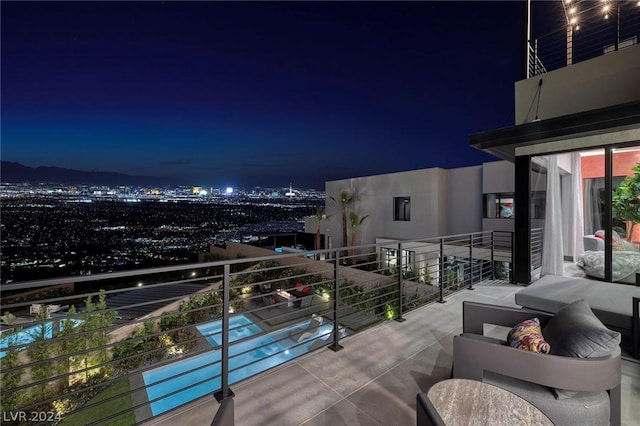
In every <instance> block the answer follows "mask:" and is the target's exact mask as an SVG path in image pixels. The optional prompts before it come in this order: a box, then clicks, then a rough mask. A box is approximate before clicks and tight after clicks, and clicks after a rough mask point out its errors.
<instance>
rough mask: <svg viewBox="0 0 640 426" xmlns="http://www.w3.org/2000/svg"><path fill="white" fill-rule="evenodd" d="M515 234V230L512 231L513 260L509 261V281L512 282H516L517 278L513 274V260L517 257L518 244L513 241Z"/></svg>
mask: <svg viewBox="0 0 640 426" xmlns="http://www.w3.org/2000/svg"><path fill="white" fill-rule="evenodd" d="M513 234H514V233H513V231H511V262H509V282H510V283H511V284H514V283H515V279H514V276H513V261H514V259H515V258H516V245H515V244H514V241H513ZM529 256H531V255H529ZM529 264H531V263H529Z"/></svg>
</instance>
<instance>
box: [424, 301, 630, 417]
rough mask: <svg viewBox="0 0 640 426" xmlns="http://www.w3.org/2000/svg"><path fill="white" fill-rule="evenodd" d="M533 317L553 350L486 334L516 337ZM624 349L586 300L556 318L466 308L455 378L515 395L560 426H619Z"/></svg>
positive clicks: (466, 304)
mask: <svg viewBox="0 0 640 426" xmlns="http://www.w3.org/2000/svg"><path fill="white" fill-rule="evenodd" d="M533 318H538V320H539V323H540V327H538V328H539V329H540V330H541V335H540V337H541V338H543V339H546V342H548V344H549V345H550V353H539V352H534V351H532V350H533V349H532V347H527V349H528V350H523V349H522V348H521V347H512V346H510V345H508V344H507V342H506V340H505V339H503V338H501V337H497V336H496V331H498V330H500V331H504V330H503V329H502V328H496V327H486V328H485V325H495V326H501V327H507V328H511V327H513V328H512V330H513V329H515V328H517V326H518V325H519V324H521V323H522V322H523V321H530V320H531V319H533ZM514 326H516V327H514ZM485 333H487V334H485ZM488 334H491V336H489V335H488ZM504 334H505V335H507V333H506V331H505V332H504ZM619 343H620V334H619V333H618V332H615V331H613V330H609V329H608V328H606V327H605V326H604V325H603V324H602V323H601V322H600V321H599V320H598V319H597V317H595V315H593V312H592V311H591V310H590V308H589V306H588V304H587V303H586V302H585V301H584V300H580V301H577V302H575V303H572V304H570V305H567V306H566V307H564V308H563V309H561V310H560V311H559V312H558V314H557V315H553V314H546V313H543V312H537V311H532V310H528V309H521V308H517V307H507V306H496V305H488V304H484V303H476V302H470V301H465V302H463V333H462V334H461V335H459V336H455V337H454V339H453V377H454V378H464V379H471V380H479V381H483V382H487V383H490V384H493V385H495V386H499V387H501V388H503V389H506V390H508V391H510V392H512V393H515V394H516V395H518V396H520V397H521V398H523V399H525V400H527V401H528V402H529V403H531V404H533V405H534V406H535V407H537V408H538V409H539V410H540V411H542V412H543V413H544V414H545V415H546V416H547V417H548V418H549V419H550V420H551V421H552V422H553V423H554V424H555V425H558V426H565V425H580V426H589V425H593V426H596V425H609V424H610V425H612V426H619V425H620V423H621V405H620V404H621V380H622V374H621V369H622V364H621V351H620V346H619ZM428 408H429V407H425V409H428ZM436 420H437V419H436ZM427 424H428V423H427ZM432 424H438V423H437V421H436V422H433V421H432Z"/></svg>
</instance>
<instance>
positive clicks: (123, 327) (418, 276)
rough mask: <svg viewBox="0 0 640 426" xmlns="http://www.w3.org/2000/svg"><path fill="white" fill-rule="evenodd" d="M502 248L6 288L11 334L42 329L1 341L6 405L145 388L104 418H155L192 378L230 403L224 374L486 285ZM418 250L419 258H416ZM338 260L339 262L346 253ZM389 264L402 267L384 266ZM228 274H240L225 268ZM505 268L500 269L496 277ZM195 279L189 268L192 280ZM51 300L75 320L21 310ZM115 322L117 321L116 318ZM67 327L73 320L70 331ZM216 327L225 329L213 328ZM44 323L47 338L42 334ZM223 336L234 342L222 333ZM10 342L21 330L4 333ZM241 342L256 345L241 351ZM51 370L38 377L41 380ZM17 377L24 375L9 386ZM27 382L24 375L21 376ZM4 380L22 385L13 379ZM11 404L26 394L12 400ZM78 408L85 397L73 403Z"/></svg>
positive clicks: (83, 409)
mask: <svg viewBox="0 0 640 426" xmlns="http://www.w3.org/2000/svg"><path fill="white" fill-rule="evenodd" d="M511 243H512V233H510V232H506V233H503V232H499V231H494V232H491V231H484V232H474V233H468V234H456V235H447V236H441V237H428V238H420V239H413V240H387V241H384V242H380V243H376V244H365V245H360V246H356V247H338V248H331V249H323V250H318V251H308V252H304V253H283V254H279V253H275V254H270V255H264V256H256V257H250V258H239V259H232V260H221V261H212V262H202V263H196V264H188V265H175V266H167V267H161V268H151V269H141V270H134V271H123V272H115V273H107V274H96V275H89V276H71V277H65V278H56V279H52V280H39V281H31V282H21V283H10V284H6V285H5V284H3V294H2V305H1V306H0V310H2V311H3V313H6V312H7V311H8V310H14V312H15V313H16V314H18V315H20V319H21V320H22V321H24V322H23V323H22V324H18V325H16V324H13V325H11V327H13V328H14V329H16V330H19V329H20V326H22V327H23V328H31V329H32V330H35V331H36V332H40V333H41V336H40V337H37V336H36V337H34V336H35V335H36V334H37V333H34V336H32V340H29V339H27V340H23V341H19V342H15V341H14V342H13V343H11V344H10V342H8V341H7V345H5V346H3V347H2V348H0V352H3V354H4V356H6V358H1V359H2V361H0V362H1V363H2V375H3V386H2V391H1V394H2V398H3V400H2V403H3V407H7V411H12V410H23V411H25V410H40V409H43V407H46V408H49V409H51V407H59V406H60V407H61V408H60V410H61V411H64V406H65V405H64V404H67V405H69V407H70V408H68V409H69V410H70V411H69V413H67V414H65V415H77V416H80V415H87V413H90V412H91V411H93V410H92V408H97V407H100V406H102V405H104V404H110V403H112V402H113V401H115V400H120V399H121V398H131V397H132V396H133V395H138V394H140V393H144V394H147V395H148V400H147V401H146V402H145V401H142V402H141V401H140V400H139V399H136V400H135V401H133V402H132V403H131V405H130V407H129V408H128V409H124V410H123V411H121V412H110V414H109V418H110V419H117V418H120V416H128V415H130V414H131V413H133V415H134V416H135V413H139V412H141V411H147V412H149V411H150V412H151V413H152V416H157V415H160V414H162V411H161V412H159V413H154V411H153V410H155V408H152V407H155V404H156V403H158V402H161V401H163V400H164V399H165V398H167V397H170V396H179V395H181V394H182V393H183V392H184V391H185V389H187V388H191V387H193V385H194V383H200V384H201V385H203V386H205V385H206V386H210V387H216V386H217V387H218V389H219V393H220V394H221V395H220V396H221V398H220V401H222V402H224V401H225V400H227V399H229V397H230V396H231V395H233V393H232V391H231V389H230V387H229V386H230V385H233V383H230V382H229V379H230V377H231V376H230V373H234V372H238V371H241V369H242V368H245V366H246V365H249V366H255V365H257V363H262V362H264V363H267V362H272V361H274V360H279V359H280V358H282V357H284V356H285V355H286V354H289V353H293V352H295V353H302V352H304V351H313V350H317V349H319V348H322V347H329V348H331V349H333V350H340V349H341V348H342V346H341V345H340V341H341V339H343V338H344V337H345V336H349V335H353V334H356V333H358V332H359V331H360V330H362V329H366V328H368V327H370V326H372V325H375V324H377V323H379V322H380V321H384V320H389V319H395V320H397V321H402V320H404V318H403V315H404V313H406V312H407V311H410V310H412V309H415V308H416V307H418V306H422V305H424V304H427V303H433V302H436V301H439V302H444V301H445V298H446V297H447V296H448V295H450V294H452V293H453V292H456V291H460V290H463V289H465V288H473V285H474V284H476V283H477V282H480V281H482V280H486V279H494V278H496V277H497V275H496V274H497V271H498V269H497V268H498V266H499V265H498V263H500V262H502V261H501V260H498V259H499V257H497V256H496V257H494V253H502V255H501V256H503V258H504V259H507V260H506V261H507V262H509V261H510V260H509V257H508V256H506V255H505V253H506V251H508V247H509V246H510V245H512V244H511ZM496 244H499V246H498V245H496ZM392 247H393V248H395V250H397V252H396V253H395V255H394V257H388V258H385V259H382V257H381V256H382V253H383V252H382V251H381V249H383V248H385V249H388V248H392ZM420 247H428V248H429V250H426V251H425V253H422V254H421V253H420V252H419V249H420ZM434 247H436V248H437V257H434V256H435V254H436V252H434V251H433V250H432V249H433V248H434ZM405 250H409V251H411V250H413V251H414V254H413V255H412V256H413V257H410V256H409V254H408V252H407V254H404V252H405ZM309 253H313V254H322V255H323V256H324V257H325V258H326V260H323V261H318V260H311V259H309V258H308V257H307V254H309ZM342 253H346V255H345V256H344V257H343V256H342ZM294 258H296V260H295V261H292V260H291V259H294ZM396 261H397V266H398V267H394V266H393V263H392V262H396ZM385 262H387V263H385ZM345 263H346V264H345ZM232 267H233V268H236V269H237V270H235V271H233V272H232ZM503 268H504V267H503ZM509 269H510V268H509V267H508V266H507V267H506V269H505V271H504V272H503V275H502V277H503V278H504V277H506V275H504V274H505V273H508V270H509ZM191 272H196V274H195V276H192V275H191ZM150 277H151V281H152V283H151V284H144V285H142V286H141V287H138V286H137V284H136V282H137V281H145V280H147V281H148V279H149V278H150ZM70 282H74V283H81V284H82V285H78V286H75V288H74V293H73V294H70V295H60V294H53V295H51V294H45V295H42V296H38V295H32V296H28V297H27V296H25V297H23V298H22V299H15V298H11V297H13V296H12V294H15V293H20V292H21V291H23V290H45V287H52V288H53V286H54V285H57V284H60V283H70ZM298 285H299V286H300V287H298ZM305 287H306V288H308V290H307V292H308V293H309V295H308V296H304V294H305V293H304V292H300V296H299V298H297V297H298V296H292V294H293V291H294V290H295V291H299V290H298V289H302V288H305ZM290 291H291V292H292V293H288V292H290ZM25 294H26V293H25ZM285 295H286V297H285ZM304 297H307V300H309V301H310V303H309V305H308V306H305V305H303V303H302V302H303V298H304ZM119 300H120V301H119ZM265 300H268V303H266V302H265ZM59 302H60V303H66V304H67V305H68V306H70V308H69V309H71V308H73V309H76V312H75V313H73V312H65V313H50V314H48V315H47V314H46V312H47V311H46V309H45V310H41V315H40V316H39V317H32V319H31V320H28V319H29V318H28V317H29V315H28V314H27V313H23V314H19V312H20V311H21V310H24V309H26V308H28V307H29V305H30V304H32V303H39V304H42V305H43V306H46V303H59ZM76 307H77V308H76ZM16 309H17V311H15V310H16ZM27 312H28V311H27ZM232 312H233V317H234V318H236V319H239V318H241V317H239V316H235V314H243V315H244V318H245V319H246V320H247V321H249V323H250V324H249V325H237V324H230V323H229V320H230V318H231V317H232ZM120 315H122V318H120V319H118V318H117V316H120ZM129 316H130V317H129ZM27 320H28V321H27ZM72 320H73V321H77V322H78V324H79V325H73V323H72V322H71V321H72ZM218 321H221V323H220V325H221V326H217V325H216V326H215V327H218V328H215V329H213V328H210V327H212V325H214V324H216V323H217V322H218ZM314 321H315V322H316V323H318V324H322V327H324V328H323V329H322V330H323V331H322V332H320V331H318V332H317V333H316V334H313V333H311V331H309V333H308V335H309V336H310V337H309V336H308V337H304V338H301V340H299V341H296V340H295V339H294V337H293V336H298V335H299V336H302V335H304V334H303V333H301V332H300V331H297V332H296V331H295V330H297V329H296V328H295V327H305V326H304V324H308V325H307V327H310V326H311V325H312V324H314ZM291 324H293V325H291ZM254 326H255V329H252V331H251V333H252V334H251V333H250V334H246V335H245V334H242V333H243V332H244V331H242V330H244V329H246V328H247V327H249V328H252V327H254ZM47 327H49V329H50V330H51V331H50V332H49V333H50V334H49V336H48V337H47V336H46V335H45V332H46V329H47ZM64 327H70V329H69V330H65V329H64ZM287 327H293V328H291V329H290V330H287ZM318 330H319V329H318ZM65 331H66V332H65ZM232 333H233V336H235V337H230V336H231V335H232ZM238 333H240V334H238ZM274 333H275V334H274ZM295 333H297V334H295ZM11 336H14V337H15V336H17V335H16V334H12V335H5V334H3V335H2V336H1V337H2V338H4V339H6V338H10V337H11ZM305 336H306V335H305ZM263 339H266V340H264V341H263ZM305 339H306V340H305ZM5 341H6V340H5ZM258 341H260V342H259V343H258ZM249 344H250V345H252V346H246V347H245V346H242V347H241V346H240V345H249ZM74 345H75V346H74ZM231 347H234V348H236V349H235V350H234V351H233V353H231V352H229V349H230V348H231ZM65 348H66V349H65ZM43 351H44V352H43ZM225 352H226V355H225ZM254 353H263V355H261V357H262V358H260V359H259V360H258V361H255V360H253V359H252V360H250V361H247V360H245V361H239V360H241V359H242V357H244V356H249V355H253V354H254ZM327 356H329V355H327ZM200 357H205V358H206V360H207V361H206V363H200V364H194V365H193V366H191V365H190V364H189V366H188V367H187V366H186V365H187V364H184V365H185V367H184V368H187V370H185V371H182V370H179V371H172V370H171V369H174V367H175V366H178V365H183V364H182V363H183V362H187V361H189V362H196V361H197V360H198V359H200ZM205 358H203V359H205ZM286 359H289V358H286ZM278 362H280V361H278ZM283 362H284V361H283ZM73 363H76V364H77V365H76V364H73ZM230 363H231V364H230ZM247 363H248V364H247ZM53 367H55V369H51V368H53ZM61 367H64V368H61ZM47 368H49V369H50V370H48V374H43V371H44V370H46V369H47ZM180 368H183V367H180ZM252 368H253V367H252ZM267 368H272V367H267ZM162 369H169V370H167V372H166V374H165V372H164V371H163V373H162V374H165V375H164V376H163V377H160V378H158V379H157V380H156V379H151V378H150V379H149V380H155V381H151V382H148V383H147V382H146V381H145V380H147V378H149V377H152V376H151V373H153V372H156V371H162ZM21 372H22V374H23V376H22V378H20V377H18V376H19V374H20V373H21ZM24 374H27V375H29V376H31V377H30V379H29V380H25V379H24V377H26V376H25V375H24ZM185 374H196V377H197V378H195V377H194V380H192V381H191V382H190V383H189V384H188V385H187V387H186V388H185V387H184V386H182V385H180V386H178V385H175V384H174V382H173V381H174V380H175V379H176V378H178V377H181V376H184V375H185ZM234 374H235V373H234ZM12 377H14V378H15V377H18V378H17V379H15V380H13V381H11V380H10V379H11V378H12ZM92 377H93V378H92ZM136 377H137V378H136ZM140 377H142V378H144V379H141V378H140ZM133 378H136V379H135V380H133ZM88 379H90V380H88ZM130 379H132V380H131V381H130ZM123 380H125V381H126V382H122V381H123ZM120 383H126V384H127V385H126V387H125V388H124V389H123V390H119V391H118V392H117V393H116V394H115V395H111V396H109V397H105V398H103V399H102V400H94V399H93V398H94V396H95V395H98V394H100V393H101V392H103V391H104V390H105V389H110V388H111V387H116V386H119V384H120ZM153 383H166V384H167V386H164V387H166V388H167V389H171V391H170V392H165V393H163V394H160V395H159V396H158V395H154V396H152V395H151V394H150V393H149V392H150V389H152V388H153ZM216 383H217V384H216ZM60 386H61V387H62V388H64V389H65V393H64V396H61V395H59V394H57V393H56V392H54V390H55V388H57V387H60ZM225 389H226V391H225ZM214 390H216V389H211V391H214ZM12 395H22V396H21V398H18V399H16V400H13V399H12ZM33 395H35V396H33ZM198 397H199V396H198ZM85 399H86V400H88V402H86V403H84V404H79V405H77V404H75V402H76V401H78V400H85ZM65 401H66V402H65ZM170 409H172V408H170ZM160 410H161V409H160ZM74 413H75V414H74ZM138 415H139V414H138ZM146 420H147V419H146V418H145V419H140V418H138V419H137V421H146ZM123 421H124V420H123ZM124 422H125V423H126V421H124ZM89 423H91V422H89ZM97 423H99V421H96V424H97ZM92 424H93V423H92Z"/></svg>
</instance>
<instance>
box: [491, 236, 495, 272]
mask: <svg viewBox="0 0 640 426" xmlns="http://www.w3.org/2000/svg"><path fill="white" fill-rule="evenodd" d="M495 241H496V240H495V235H494V231H491V279H492V280H495V279H496V270H495V265H496V261H495V259H494V247H495Z"/></svg>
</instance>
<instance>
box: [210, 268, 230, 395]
mask: <svg viewBox="0 0 640 426" xmlns="http://www.w3.org/2000/svg"><path fill="white" fill-rule="evenodd" d="M230 272H231V268H230V265H229V264H228V263H226V264H225V265H224V276H223V278H222V349H221V355H222V358H221V361H220V362H221V364H220V367H221V370H220V381H221V383H222V387H221V388H220V390H219V391H218V392H215V393H214V394H213V396H214V397H215V398H216V400H217V401H218V402H222V400H224V399H225V398H233V397H234V396H235V394H234V393H233V392H232V391H231V389H229V286H230V285H231V280H230V279H229V277H230Z"/></svg>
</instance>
